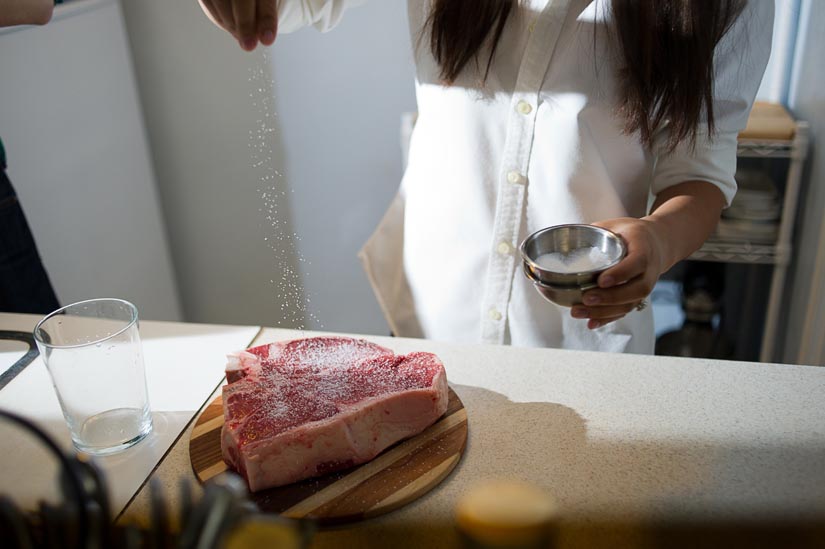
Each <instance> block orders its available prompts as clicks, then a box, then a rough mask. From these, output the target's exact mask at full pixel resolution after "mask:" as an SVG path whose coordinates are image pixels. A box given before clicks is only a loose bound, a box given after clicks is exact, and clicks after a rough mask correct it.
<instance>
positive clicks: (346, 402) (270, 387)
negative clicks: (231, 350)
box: [221, 337, 447, 490]
mask: <svg viewBox="0 0 825 549" xmlns="http://www.w3.org/2000/svg"><path fill="white" fill-rule="evenodd" d="M227 380H228V381H229V385H226V386H225V387H224V389H223V395H224V398H223V401H224V428H223V432H222V437H221V438H222V441H221V446H222V450H223V455H224V459H225V461H226V462H227V463H228V464H229V465H230V466H231V467H233V468H234V469H236V470H238V471H239V472H240V473H241V474H242V475H244V476H245V477H246V479H247V481H248V482H249V485H250V488H251V489H252V490H260V489H263V488H266V487H269V486H278V485H281V484H286V483H289V482H294V481H296V480H300V479H303V478H307V477H309V476H315V475H318V474H322V473H326V472H330V471H331V470H334V469H336V468H341V467H346V466H351V465H354V464H358V463H363V462H364V461H368V460H369V459H372V458H373V457H375V456H376V455H377V454H378V453H380V452H381V451H382V450H383V449H385V448H386V447H387V446H390V445H391V444H393V443H395V442H397V441H398V440H401V439H403V438H406V437H409V436H412V435H414V434H417V433H418V432H420V431H422V430H423V429H425V428H426V427H427V426H429V425H431V424H432V423H433V422H434V421H435V420H436V419H437V418H438V417H439V416H441V415H442V414H443V413H444V411H445V410H446V407H447V381H446V375H445V373H444V367H443V365H442V364H441V362H440V361H439V360H438V358H437V357H436V356H435V355H433V354H430V353H411V354H409V355H406V356H402V355H395V354H393V352H392V351H390V350H389V349H386V348H384V347H381V346H379V345H375V344H374V343H370V342H368V341H365V340H360V339H351V338H343V337H322V338H310V339H299V340H294V341H289V342H284V343H273V344H271V345H264V346H260V347H256V348H253V349H249V350H248V351H242V352H240V353H236V354H235V355H231V356H230V358H229V364H228V366H227Z"/></svg>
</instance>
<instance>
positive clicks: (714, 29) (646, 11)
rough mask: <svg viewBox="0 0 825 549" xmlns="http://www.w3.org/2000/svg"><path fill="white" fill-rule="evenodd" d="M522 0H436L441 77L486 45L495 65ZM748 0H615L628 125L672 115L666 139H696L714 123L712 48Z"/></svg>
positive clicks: (435, 49)
mask: <svg viewBox="0 0 825 549" xmlns="http://www.w3.org/2000/svg"><path fill="white" fill-rule="evenodd" d="M516 3H517V0H433V5H432V10H431V11H430V14H429V17H428V19H427V22H426V26H425V30H428V31H429V45H430V49H431V51H432V53H433V56H434V57H435V60H436V61H437V62H438V65H439V67H440V69H441V78H442V79H443V80H444V81H445V82H446V83H452V82H454V81H455V79H456V78H457V77H458V75H459V73H461V71H462V70H463V69H464V68H465V66H466V65H467V64H468V63H469V62H470V61H473V60H475V61H476V62H478V61H479V56H480V53H481V52H482V50H483V49H484V48H485V47H486V48H487V52H488V53H487V60H486V64H485V67H484V78H485V79H486V78H487V75H488V74H489V71H490V66H491V64H492V62H493V56H494V55H495V52H496V47H497V46H498V41H499V39H500V38H501V34H502V32H503V31H504V25H505V24H506V22H507V18H508V17H509V15H510V12H511V11H512V10H513V8H514V6H515V4H516ZM744 5H745V0H612V1H611V12H612V22H613V26H612V28H611V29H610V30H611V32H612V35H613V36H614V37H615V40H616V44H617V45H618V47H619V50H620V51H621V54H622V58H623V63H622V65H621V67H620V68H619V72H618V74H617V75H616V76H617V78H618V79H619V85H620V88H619V89H620V94H621V96H620V105H619V112H620V114H621V115H622V116H623V118H624V120H625V131H626V132H627V133H635V132H639V135H640V138H641V141H642V143H644V144H645V145H647V146H650V145H652V142H653V134H654V133H655V132H656V130H657V129H659V128H660V127H662V124H663V123H664V122H665V121H668V122H669V125H670V128H669V143H668V145H669V147H670V148H671V149H672V148H673V147H675V146H676V145H677V144H678V143H679V142H681V141H684V140H689V141H691V142H693V141H694V140H695V138H696V134H697V131H698V130H699V128H700V123H701V121H702V115H703V113H704V115H705V120H706V123H707V129H708V132H710V133H711V134H712V133H713V131H714V119H713V101H712V98H713V53H714V50H715V49H716V45H717V44H718V43H719V40H721V38H722V36H724V34H725V33H726V32H727V31H728V30H729V29H730V27H731V26H732V25H733V23H734V21H735V20H736V18H737V17H738V15H739V14H740V13H741V11H742V9H743V8H744Z"/></svg>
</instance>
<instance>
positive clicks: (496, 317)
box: [487, 307, 501, 320]
mask: <svg viewBox="0 0 825 549" xmlns="http://www.w3.org/2000/svg"><path fill="white" fill-rule="evenodd" d="M487 314H488V315H489V316H490V318H491V319H492V320H501V313H500V312H498V310H497V309H496V308H495V307H493V308H492V309H490V311H489V312H488V313H487Z"/></svg>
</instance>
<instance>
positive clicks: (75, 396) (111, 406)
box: [34, 299, 152, 455]
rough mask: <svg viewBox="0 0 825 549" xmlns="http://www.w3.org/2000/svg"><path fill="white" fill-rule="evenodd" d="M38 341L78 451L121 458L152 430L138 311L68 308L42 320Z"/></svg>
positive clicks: (83, 305)
mask: <svg viewBox="0 0 825 549" xmlns="http://www.w3.org/2000/svg"><path fill="white" fill-rule="evenodd" d="M34 339H35V340H36V341H37V346H38V348H39V349H40V354H41V356H42V357H43V361H44V362H45V363H46V367H47V368H48V370H49V374H50V375H51V378H52V383H53V384H54V389H55V391H56V392H57V398H58V400H59V401H60V407H61V408H62V410H63V415H64V416H65V418H66V422H67V423H68V424H69V431H70V432H71V436H72V442H74V445H75V447H76V448H77V449H78V450H80V451H82V452H86V453H88V454H93V455H106V454H113V453H115V452H120V451H122V450H125V449H126V448H129V447H130V446H133V445H134V444H136V443H137V442H139V441H140V440H142V439H143V438H144V437H145V436H146V435H147V434H149V432H150V431H151V430H152V416H151V414H150V412H149V398H148V395H147V390H146V374H145V370H144V366H143V352H142V349H141V344H140V334H139V333H138V311H137V308H136V307H135V306H134V305H132V304H131V303H129V302H128V301H124V300H122V299H91V300H88V301H81V302H79V303H74V304H72V305H67V306H66V307H63V308H61V309H58V310H56V311H54V312H53V313H51V314H49V315H48V316H46V317H45V318H44V319H43V320H41V321H40V322H39V323H38V324H37V326H36V327H35V329H34Z"/></svg>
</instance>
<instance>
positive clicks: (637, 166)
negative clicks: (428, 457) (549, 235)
mask: <svg viewBox="0 0 825 549" xmlns="http://www.w3.org/2000/svg"><path fill="white" fill-rule="evenodd" d="M356 3H361V1H360V0H349V1H348V0H326V1H324V0H293V1H290V0H282V2H281V4H280V20H279V28H280V30H281V32H288V31H290V30H293V29H295V28H298V27H301V26H304V25H307V24H314V25H316V27H318V28H320V29H321V30H327V29H329V28H331V27H332V26H334V25H335V23H337V21H338V20H339V19H340V17H341V16H342V14H343V12H344V10H345V8H347V7H349V6H351V5H354V4H356ZM408 6H409V19H410V31H411V34H412V42H413V44H419V46H418V47H417V48H415V59H416V94H417V100H418V119H417V121H416V127H415V130H414V132H413V135H412V139H411V144H410V151H409V161H408V167H407V170H406V173H405V175H404V179H403V181H402V183H401V187H400V189H399V192H398V195H397V197H396V199H395V200H394V202H393V203H392V205H391V206H390V208H389V210H388V211H387V213H386V214H385V216H384V219H383V220H382V222H381V223H380V225H379V227H378V228H377V230H376V232H375V233H374V234H373V236H372V237H371V238H370V240H369V241H368V242H367V244H366V245H365V247H364V249H363V250H362V252H361V254H360V255H361V259H362V261H363V263H364V267H365V270H366V272H367V275H368V276H369V278H370V282H371V283H372V285H373V287H374V288H375V290H376V295H377V297H378V300H379V303H380V304H381V307H382V309H383V311H384V313H385V316H386V317H387V320H388V322H389V324H390V326H391V328H392V330H393V332H394V333H396V334H397V335H401V336H411V337H421V336H424V337H430V338H435V339H445V340H454V341H480V342H486V343H499V344H501V343H509V344H513V345H524V346H550V347H565V348H577V349H591V350H606V351H627V352H645V353H650V352H652V351H653V325H652V315H651V312H650V310H649V309H648V310H645V311H642V312H633V313H631V314H629V315H627V316H626V317H625V318H624V319H622V320H620V321H617V322H614V323H611V324H608V325H607V326H605V327H603V328H600V329H597V330H593V331H591V330H587V328H586V320H576V319H572V318H571V317H570V314H569V309H567V308H564V307H559V306H556V305H553V304H551V303H549V302H547V301H544V300H543V298H542V297H541V296H539V295H538V293H537V292H536V291H535V290H534V289H533V288H532V286H531V284H530V282H529V281H528V280H526V279H525V277H524V276H523V275H522V274H521V268H520V258H519V254H518V246H519V244H520V242H521V241H522V240H523V239H524V238H525V237H526V236H527V235H529V234H530V233H532V232H534V231H536V230H538V229H541V228H543V227H547V226H550V225H558V224H563V223H592V222H596V221H601V220H605V219H610V218H615V217H625V216H629V217H642V216H644V215H645V214H646V213H647V208H648V204H649V203H650V199H651V197H652V196H654V195H655V194H656V193H658V192H660V191H661V190H663V189H665V188H667V187H670V186H672V185H676V184H678V183H682V182H685V181H692V180H702V181H708V182H710V183H712V184H714V185H717V186H718V187H719V188H720V189H721V190H722V192H723V193H724V195H725V197H726V198H727V200H728V201H730V199H732V197H733V195H734V193H735V190H736V184H735V182H734V179H733V174H734V171H735V167H736V139H737V134H738V132H739V131H740V130H741V129H742V128H744V127H745V124H746V122H747V117H748V113H749V111H750V107H751V105H752V103H753V99H754V97H755V95H756V91H757V89H758V87H759V82H760V80H761V77H762V73H763V71H764V67H765V65H766V63H767V59H768V55H769V52H770V39H771V26H772V22H773V2H772V0H751V1H750V2H748V6H747V8H746V9H745V11H744V12H743V13H742V15H741V16H740V17H739V19H738V20H737V22H736V23H735V25H734V26H733V28H732V29H731V30H730V31H729V32H728V34H727V35H726V36H725V37H724V38H723V40H722V42H721V43H720V44H719V45H718V47H717V53H716V60H715V71H716V77H715V83H714V85H715V89H714V104H713V108H714V115H715V122H716V129H717V133H716V135H714V137H713V139H710V138H708V137H707V135H706V134H701V135H699V136H698V138H697V141H696V144H695V148H693V149H691V147H690V145H689V144H687V143H685V144H683V145H680V146H678V147H677V148H676V150H674V151H672V152H668V151H667V128H666V127H665V128H664V129H662V130H661V131H660V132H659V134H658V135H657V136H656V143H655V145H654V146H653V147H652V148H646V147H644V146H643V145H642V144H641V142H640V140H639V137H638V135H626V134H625V133H624V132H623V127H624V121H623V120H622V118H621V116H620V115H619V114H618V112H617V110H618V105H619V100H620V98H619V92H618V86H617V79H616V74H617V70H618V68H619V67H620V64H621V62H622V59H621V57H620V51H619V49H618V47H617V46H616V45H615V42H614V41H613V39H612V38H611V36H610V31H609V30H608V29H609V26H610V19H609V17H610V15H609V2H607V1H595V2H591V1H589V0H529V1H523V2H521V3H520V4H519V6H518V7H517V8H516V9H514V10H513V12H512V13H511V14H510V17H509V18H508V20H507V24H506V26H505V29H504V32H503V34H502V36H501V39H500V42H499V45H498V48H497V50H496V54H495V57H494V60H493V63H492V65H491V68H490V73H489V75H488V77H487V79H486V81H485V80H483V69H484V67H485V66H486V57H485V56H484V54H483V53H482V56H481V57H480V60H479V64H478V67H476V66H475V65H473V64H472V63H471V65H469V66H468V67H467V68H466V69H465V70H464V71H463V73H462V74H461V75H460V76H459V78H458V80H457V81H456V82H455V83H454V84H453V85H451V86H445V85H443V84H442V82H441V81H440V78H439V76H438V75H439V68H438V66H437V64H436V62H435V60H434V59H433V57H432V55H431V53H430V51H429V48H428V47H427V44H428V41H427V40H426V38H425V39H424V40H421V41H420V42H419V41H418V39H419V35H420V33H421V30H422V28H423V26H424V21H425V20H426V17H427V9H428V6H429V1H428V0H408Z"/></svg>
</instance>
